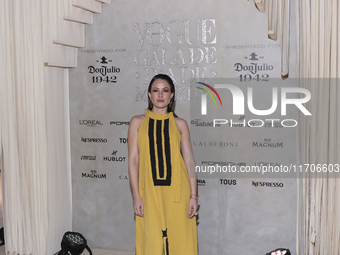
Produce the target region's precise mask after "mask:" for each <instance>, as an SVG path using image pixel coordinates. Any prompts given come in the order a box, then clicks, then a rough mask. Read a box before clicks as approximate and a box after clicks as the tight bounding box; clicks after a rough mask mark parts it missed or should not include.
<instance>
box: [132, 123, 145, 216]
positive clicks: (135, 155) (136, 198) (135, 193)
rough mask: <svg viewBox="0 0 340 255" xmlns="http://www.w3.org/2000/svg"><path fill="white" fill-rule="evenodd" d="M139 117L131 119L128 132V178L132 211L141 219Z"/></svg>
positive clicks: (142, 205) (142, 204)
mask: <svg viewBox="0 0 340 255" xmlns="http://www.w3.org/2000/svg"><path fill="white" fill-rule="evenodd" d="M142 120H143V119H142V118H141V116H134V117H132V119H131V121H130V125H129V132H128V152H129V178H130V185H131V190H132V197H133V209H134V211H135V213H136V215H138V216H141V217H143V212H144V203H143V200H142V199H141V197H140V195H139V189H138V178H139V151H138V129H139V127H140V125H141V122H142Z"/></svg>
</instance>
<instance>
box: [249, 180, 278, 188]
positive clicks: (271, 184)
mask: <svg viewBox="0 0 340 255" xmlns="http://www.w3.org/2000/svg"><path fill="white" fill-rule="evenodd" d="M251 185H252V186H254V187H268V188H283V186H284V184H283V183H282V182H255V181H252V182H251Z"/></svg>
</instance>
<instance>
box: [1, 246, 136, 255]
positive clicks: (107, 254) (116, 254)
mask: <svg viewBox="0 0 340 255" xmlns="http://www.w3.org/2000/svg"><path fill="white" fill-rule="evenodd" d="M88 254H89V253H88V251H87V250H85V251H84V252H83V253H82V255H88ZM92 254H93V255H135V253H134V252H128V251H114V250H103V249H92ZM0 255H5V246H4V245H3V246H1V247H0Z"/></svg>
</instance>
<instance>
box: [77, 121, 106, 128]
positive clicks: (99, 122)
mask: <svg viewBox="0 0 340 255" xmlns="http://www.w3.org/2000/svg"><path fill="white" fill-rule="evenodd" d="M79 125H82V126H88V127H95V126H97V125H100V126H102V125H103V123H102V122H101V121H100V120H79Z"/></svg>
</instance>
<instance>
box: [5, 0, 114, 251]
mask: <svg viewBox="0 0 340 255" xmlns="http://www.w3.org/2000/svg"><path fill="white" fill-rule="evenodd" d="M102 2H103V3H109V1H108V0H102V1H95V0H86V1H76V0H62V1H60V0H31V1H20V0H2V1H0V77H1V82H0V91H1V93H0V157H1V158H2V160H0V162H1V166H0V169H1V170H2V171H1V174H2V176H1V177H2V192H3V217H4V229H5V241H6V252H7V254H20V255H21V254H34V255H35V254H37V255H40V254H41V255H45V254H53V253H55V252H57V251H58V250H60V242H61V238H62V236H63V234H64V233H65V232H66V231H68V230H72V187H71V162H70V131H69V126H70V125H69V121H70V120H69V97H68V86H69V81H68V67H75V66H76V65H77V47H83V46H84V28H85V27H84V26H85V23H89V24H90V23H92V22H93V13H100V12H101V11H102V9H101V8H102Z"/></svg>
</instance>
